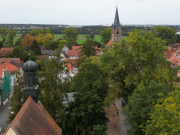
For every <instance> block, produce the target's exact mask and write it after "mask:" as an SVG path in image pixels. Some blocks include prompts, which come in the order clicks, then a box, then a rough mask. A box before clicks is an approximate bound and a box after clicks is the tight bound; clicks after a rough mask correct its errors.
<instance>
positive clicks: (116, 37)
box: [111, 8, 122, 43]
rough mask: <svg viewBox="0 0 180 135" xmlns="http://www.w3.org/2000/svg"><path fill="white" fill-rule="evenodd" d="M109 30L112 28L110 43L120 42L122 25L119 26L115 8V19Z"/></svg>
mask: <svg viewBox="0 0 180 135" xmlns="http://www.w3.org/2000/svg"><path fill="white" fill-rule="evenodd" d="M111 28H112V36H111V40H112V43H113V42H115V43H119V42H121V40H122V23H121V24H120V21H119V15H118V9H117V8H116V14H115V18H114V24H112V26H111Z"/></svg>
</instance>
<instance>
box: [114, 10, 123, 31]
mask: <svg viewBox="0 0 180 135" xmlns="http://www.w3.org/2000/svg"><path fill="white" fill-rule="evenodd" d="M112 29H121V25H120V22H119V15H118V9H117V7H116V14H115V18H114V24H113V25H112Z"/></svg>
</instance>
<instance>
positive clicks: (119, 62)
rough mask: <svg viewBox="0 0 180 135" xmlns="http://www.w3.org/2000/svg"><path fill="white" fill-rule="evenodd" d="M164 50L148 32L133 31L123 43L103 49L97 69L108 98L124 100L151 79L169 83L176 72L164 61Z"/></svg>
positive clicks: (157, 39)
mask: <svg viewBox="0 0 180 135" xmlns="http://www.w3.org/2000/svg"><path fill="white" fill-rule="evenodd" d="M127 48H128V49H127ZM165 49H166V46H164V41H163V40H161V39H160V38H157V37H156V36H155V35H154V34H153V33H152V32H151V31H149V32H146V33H144V34H142V32H141V31H137V30H136V31H134V32H131V33H129V37H127V39H126V42H124V43H120V44H118V45H117V44H114V47H113V48H112V49H111V50H108V49H105V50H104V51H105V52H104V53H103V54H102V56H101V57H100V59H101V64H100V69H101V70H102V71H104V73H105V74H106V76H107V78H108V81H109V82H110V84H111V87H110V89H111V90H109V95H111V97H113V95H114V94H116V96H117V97H121V96H123V97H124V98H125V99H127V97H128V96H129V95H131V94H132V92H133V90H134V89H135V88H137V87H138V85H139V84H143V85H144V86H148V85H149V82H150V81H151V80H155V81H156V82H158V83H162V82H165V83H166V82H169V83H171V84H172V83H173V80H174V78H175V75H176V74H177V71H176V69H172V68H170V66H169V63H168V61H167V60H166V59H165V57H164V50H165Z"/></svg>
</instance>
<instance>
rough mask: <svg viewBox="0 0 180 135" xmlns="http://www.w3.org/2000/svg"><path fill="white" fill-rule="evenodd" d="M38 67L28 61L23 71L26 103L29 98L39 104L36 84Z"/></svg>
mask: <svg viewBox="0 0 180 135" xmlns="http://www.w3.org/2000/svg"><path fill="white" fill-rule="evenodd" d="M37 68H38V66H37V64H36V63H35V62H34V61H31V60H28V61H27V62H26V63H24V65H23V67H22V69H23V71H24V85H25V86H24V89H23V91H24V102H26V100H27V99H28V97H29V96H31V97H32V98H33V100H34V101H35V102H36V103H38V85H37V83H36V70H37Z"/></svg>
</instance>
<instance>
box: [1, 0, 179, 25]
mask: <svg viewBox="0 0 180 135" xmlns="http://www.w3.org/2000/svg"><path fill="white" fill-rule="evenodd" d="M117 3H118V4H117ZM116 5H117V7H118V12H119V19H120V22H122V23H123V24H173V25H180V0H0V23H1V24H2V23H28V24H69V25H101V24H112V22H113V20H114V16H115V10H116Z"/></svg>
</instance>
